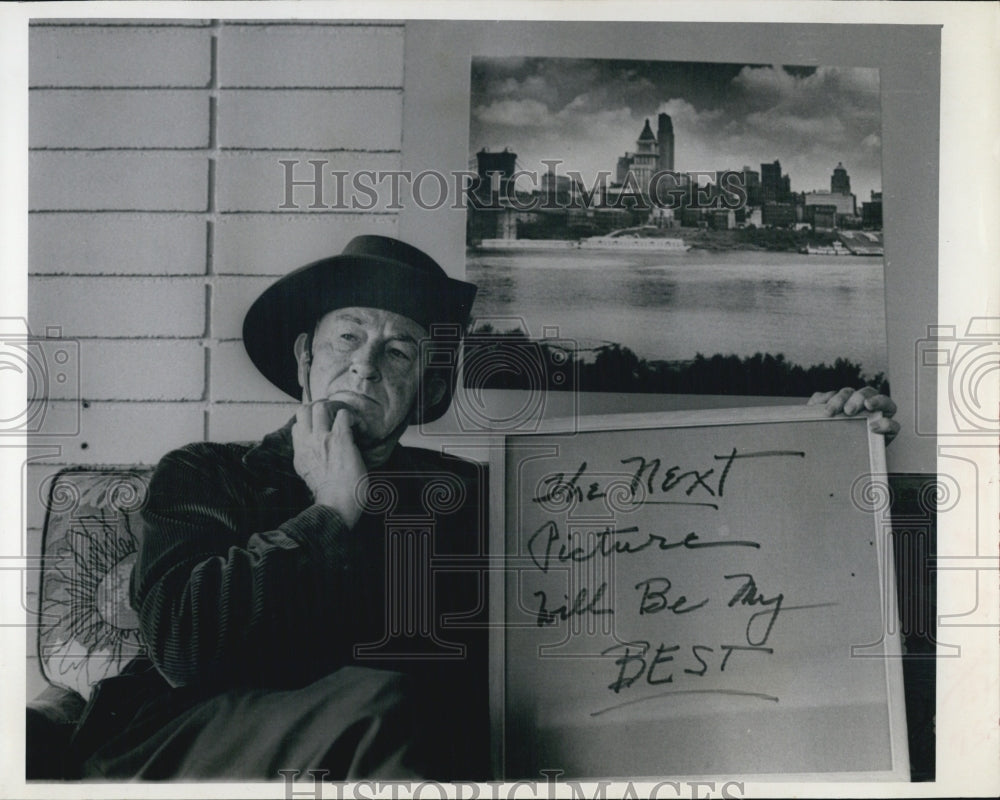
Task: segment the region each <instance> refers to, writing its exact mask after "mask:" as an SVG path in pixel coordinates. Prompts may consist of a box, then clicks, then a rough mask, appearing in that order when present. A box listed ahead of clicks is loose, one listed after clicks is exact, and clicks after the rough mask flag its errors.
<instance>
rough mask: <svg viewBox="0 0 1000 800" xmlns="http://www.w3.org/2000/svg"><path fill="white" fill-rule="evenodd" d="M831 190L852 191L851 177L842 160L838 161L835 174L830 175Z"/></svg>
mask: <svg viewBox="0 0 1000 800" xmlns="http://www.w3.org/2000/svg"><path fill="white" fill-rule="evenodd" d="M830 191H831V192H835V193H837V194H850V193H851V178H850V176H849V175H848V174H847V170H846V169H844V165H843V164H842V163H841V162H840V161H838V162H837V166H836V168H835V169H834V170H833V175H831V176H830Z"/></svg>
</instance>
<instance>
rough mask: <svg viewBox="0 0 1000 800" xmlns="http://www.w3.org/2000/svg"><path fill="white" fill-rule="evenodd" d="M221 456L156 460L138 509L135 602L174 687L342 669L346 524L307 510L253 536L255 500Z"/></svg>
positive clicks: (204, 451) (235, 464)
mask: <svg viewBox="0 0 1000 800" xmlns="http://www.w3.org/2000/svg"><path fill="white" fill-rule="evenodd" d="M229 452H230V451H228V450H226V446H221V445H210V444H200V445H191V446H189V447H187V448H184V449H182V450H178V451H174V452H172V453H170V454H168V455H167V456H165V457H164V458H163V460H162V461H161V462H160V464H159V466H158V467H157V469H156V472H155V473H154V475H153V478H152V481H151V483H150V487H149V499H148V502H147V505H146V508H145V509H144V511H143V520H144V534H143V539H142V544H141V546H140V552H139V558H138V560H137V563H136V566H135V569H134V572H133V579H132V602H133V605H134V607H135V608H136V609H137V610H138V613H139V618H140V624H141V631H142V636H143V639H144V641H145V643H146V646H147V650H148V651H149V656H150V658H151V659H152V660H153V663H154V664H155V665H156V667H157V669H158V670H159V671H160V672H161V674H162V675H163V676H164V677H165V678H166V679H167V681H169V682H170V683H171V684H172V685H174V686H185V685H192V684H195V683H214V682H221V681H225V682H226V683H228V684H230V685H231V684H233V683H234V682H248V683H250V684H255V683H263V684H273V683H274V682H275V681H278V680H280V681H282V682H284V681H288V680H294V676H295V675H296V674H303V673H309V672H310V670H311V669H316V668H319V667H320V665H322V666H325V667H326V668H327V669H329V668H330V667H331V666H334V665H337V664H338V663H343V661H344V658H345V656H344V653H345V651H346V650H347V649H348V645H347V641H348V639H349V637H348V635H347V634H348V631H347V630H346V629H345V628H346V625H347V624H348V623H347V622H346V621H347V620H350V619H351V618H352V615H351V613H350V604H351V594H352V593H351V591H350V579H349V578H348V577H347V576H349V575H350V570H351V564H350V547H349V546H348V541H347V537H348V535H349V533H350V531H349V530H348V528H347V526H346V525H345V524H344V522H343V520H342V519H341V518H340V517H339V516H338V515H337V513H336V512H335V511H334V510H333V509H332V508H329V507H327V506H321V505H311V506H308V507H306V508H305V509H304V510H302V511H301V512H300V513H298V514H296V515H294V516H291V517H290V518H289V519H288V520H287V521H284V522H283V523H281V524H279V525H278V526H277V527H276V528H274V529H273V530H254V529H253V528H252V525H253V519H254V512H253V509H252V507H253V506H254V505H256V504H257V503H258V502H259V501H258V500H256V499H255V498H253V497H252V496H251V495H252V490H251V488H250V486H249V484H248V481H247V479H246V476H245V474H244V473H243V472H242V471H241V469H240V468H241V467H242V462H241V461H240V460H239V459H238V458H235V457H233V456H231V455H228V457H227V454H228V453H229ZM248 506H250V508H248ZM248 526H249V527H248ZM248 529H249V530H252V533H251V534H250V535H249V538H248V536H247V531H248Z"/></svg>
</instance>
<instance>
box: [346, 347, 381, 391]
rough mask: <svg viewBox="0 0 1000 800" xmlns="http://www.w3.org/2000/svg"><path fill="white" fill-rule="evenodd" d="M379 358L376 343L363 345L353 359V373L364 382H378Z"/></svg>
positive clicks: (355, 352) (356, 351)
mask: <svg viewBox="0 0 1000 800" xmlns="http://www.w3.org/2000/svg"><path fill="white" fill-rule="evenodd" d="M377 356H378V354H377V352H376V345H375V342H368V343H366V344H364V345H362V346H361V347H359V348H358V349H357V350H355V351H354V355H353V356H352V357H351V372H352V373H354V374H355V375H357V376H358V377H359V378H362V379H364V380H368V381H374V380H378V378H379V371H378V364H377Z"/></svg>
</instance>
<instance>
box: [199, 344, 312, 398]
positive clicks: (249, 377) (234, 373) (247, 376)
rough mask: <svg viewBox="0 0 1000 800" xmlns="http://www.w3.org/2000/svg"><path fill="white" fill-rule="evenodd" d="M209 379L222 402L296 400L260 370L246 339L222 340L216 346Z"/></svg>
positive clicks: (214, 393)
mask: <svg viewBox="0 0 1000 800" xmlns="http://www.w3.org/2000/svg"><path fill="white" fill-rule="evenodd" d="M288 355H289V358H291V357H292V354H291V353H289V354H288ZM209 380H211V382H212V394H213V396H214V397H215V399H216V400H219V401H227V400H228V401H233V402H238V403H246V402H269V403H287V402H289V400H290V399H292V398H289V396H288V395H287V394H285V393H284V392H283V391H281V390H280V389H278V388H277V387H276V386H274V385H272V384H271V383H270V382H269V381H268V380H267V379H266V378H265V377H264V376H263V375H261V374H260V373H259V372H258V371H257V370H256V368H255V367H254V365H253V362H252V361H251V360H250V356H248V355H247V351H246V349H244V347H243V342H219V343H218V344H217V345H216V346H215V347H214V348H213V349H212V365H211V371H210V372H209Z"/></svg>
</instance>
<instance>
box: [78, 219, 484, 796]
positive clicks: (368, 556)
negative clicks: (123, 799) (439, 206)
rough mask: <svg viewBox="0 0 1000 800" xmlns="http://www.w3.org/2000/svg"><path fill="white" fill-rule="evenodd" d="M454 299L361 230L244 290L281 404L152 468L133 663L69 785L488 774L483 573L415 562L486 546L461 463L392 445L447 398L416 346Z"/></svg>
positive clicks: (444, 382) (101, 695)
mask: <svg viewBox="0 0 1000 800" xmlns="http://www.w3.org/2000/svg"><path fill="white" fill-rule="evenodd" d="M475 291H476V289H475V287H474V286H473V285H471V284H468V283H464V282H462V281H458V280H453V279H451V278H449V277H448V276H447V275H446V274H445V272H444V270H442V269H441V267H440V266H439V265H438V264H437V263H435V262H434V261H433V260H432V259H431V258H429V257H428V256H427V255H425V254H424V253H422V252H421V251H419V250H417V249H416V248H413V247H410V246H409V245H406V244H404V243H403V242H400V241H397V240H394V239H388V238H384V237H378V236H362V237H358V238H355V239H354V240H353V241H351V242H350V244H349V245H348V246H347V248H346V249H345V250H344V252H343V253H342V254H341V255H339V256H335V257H333V258H329V259H325V260H323V261H319V262H316V263H314V264H310V265H308V266H305V267H303V268H301V269H299V270H296V271H295V272H292V273H290V274H289V275H287V276H285V277H284V278H282V279H281V280H279V281H278V282H277V283H275V284H274V285H273V286H271V287H270V288H269V289H268V290H267V291H265V292H264V294H263V295H262V296H261V297H260V298H258V300H257V301H256V302H255V303H254V305H253V306H252V307H251V309H250V311H249V312H248V313H247V316H246V319H245V322H244V342H245V345H246V349H247V352H248V353H249V355H250V358H251V359H252V360H253V362H254V364H255V365H256V366H257V367H258V368H259V369H260V371H261V372H262V373H263V374H264V375H265V376H266V377H267V378H268V379H269V380H270V381H272V382H273V383H274V384H275V385H276V386H278V387H279V388H281V389H282V390H284V391H285V392H287V393H288V394H290V395H293V396H295V397H301V399H302V404H301V406H300V408H299V410H298V411H297V413H296V415H295V417H294V419H293V420H291V421H290V422H289V424H287V425H285V426H284V427H283V428H281V429H280V430H278V431H276V432H275V433H272V434H270V435H269V436H267V437H265V438H264V440H263V441H262V442H261V443H260V444H258V445H256V446H252V447H250V446H246V445H236V444H213V443H198V444H193V445H190V446H188V447H185V448H183V449H181V450H178V451H175V452H173V453H170V454H168V455H167V456H165V457H164V458H163V460H162V461H161V463H160V464H159V466H158V468H157V470H156V473H155V475H154V477H153V480H152V482H151V484H150V487H149V500H148V503H147V506H146V508H145V509H144V517H143V519H144V527H145V532H144V537H143V542H142V547H141V550H140V553H139V559H138V562H137V564H136V567H135V570H134V573H133V579H132V604H133V606H134V607H135V608H136V609H137V611H138V612H139V616H140V619H141V625H142V634H143V638H144V640H145V642H146V644H147V648H148V651H149V656H150V658H151V660H152V664H150V663H149V662H148V661H142V662H136V663H134V664H133V665H131V666H130V668H129V669H128V674H127V675H124V676H122V677H120V678H118V679H114V680H112V681H106V682H104V683H103V684H102V685H101V686H100V687H99V689H98V690H97V696H96V697H95V699H94V701H93V702H92V704H91V708H90V709H89V711H88V714H87V718H86V720H85V721H84V723H83V725H82V726H81V728H80V730H79V732H78V734H77V737H76V740H75V745H76V747H77V748H78V749H79V754H80V756H81V757H82V758H83V760H84V764H85V766H84V774H85V775H86V776H98V775H101V776H108V777H114V776H121V777H126V776H129V777H131V776H138V777H143V778H154V779H156V778H178V779H184V778H187V779H197V778H206V777H213V778H220V777H225V778H230V779H241V778H242V779H247V778H250V779H254V778H255V779H272V780H273V779H277V778H279V773H278V771H279V770H300V771H305V770H309V769H318V770H327V771H328V775H329V777H330V778H331V779H345V778H361V777H365V776H369V775H377V776H379V777H383V778H402V777H415V776H417V775H430V776H432V777H443V778H455V777H470V776H472V777H480V778H482V777H485V776H486V771H487V770H486V764H487V758H488V751H487V733H488V725H487V721H486V720H487V713H486V703H487V684H486V679H487V668H486V660H485V659H486V638H485V636H486V634H485V627H484V626H483V625H482V622H483V620H482V615H483V612H484V609H485V600H486V596H485V582H484V581H483V582H482V584H483V585H481V581H480V576H479V575H478V574H476V573H475V572H474V571H470V570H469V568H468V567H466V571H465V572H462V571H458V570H448V571H434V574H433V575H431V574H429V573H430V566H429V561H428V555H429V554H430V553H433V556H434V558H448V557H461V558H464V559H465V561H466V562H469V561H470V558H474V557H476V556H478V555H480V554H481V553H484V552H485V541H486V525H485V520H484V519H483V518H482V517H481V513H482V511H483V509H484V507H485V504H483V503H480V502H479V499H480V498H479V487H480V486H481V485H482V481H481V477H480V474H479V468H478V467H477V466H475V465H472V464H469V463H467V462H464V461H461V460H458V459H455V458H449V457H445V456H443V455H440V454H436V453H433V452H431V451H427V450H420V449H414V448H407V447H403V446H400V445H399V444H398V441H399V438H400V436H401V435H402V434H403V432H404V431H405V430H406V428H407V426H408V425H409V424H411V423H419V422H424V421H430V420H433V419H436V418H437V417H439V416H440V415H441V414H443V413H444V412H445V410H447V408H448V404H449V401H450V398H451V395H452V392H453V390H454V385H455V375H454V367H453V365H454V363H455V359H454V356H455V355H456V354H455V353H454V352H452V353H451V358H448V359H445V360H446V361H447V362H448V363H447V364H446V365H445V366H442V367H437V366H432V365H426V364H424V363H422V359H423V358H425V357H426V353H427V352H428V350H427V348H426V347H424V348H422V347H421V342H422V341H424V340H426V339H427V338H428V336H429V335H430V336H431V337H432V341H431V342H430V344H431V345H432V346H433V348H434V350H435V353H436V355H437V356H438V359H439V360H440V357H441V355H442V351H448V350H451V351H454V350H455V349H456V348H457V346H458V343H459V341H460V339H459V335H458V333H459V332H460V331H462V330H464V328H465V326H466V324H467V322H468V319H469V313H470V310H471V306H472V300H473V298H474V296H475ZM435 492H436V493H437V495H438V496H437V499H436V500H435V496H434V493H435ZM429 493H430V494H429ZM369 498H370V502H368V499H369ZM442 498H444V499H443V500H442ZM366 502H367V505H368V507H366ZM398 521H402V522H403V523H405V524H404V525H402V526H400V525H399V524H398ZM390 533H391V534H392V535H390ZM414 606H419V608H414ZM407 615H410V617H407ZM447 615H451V616H452V617H459V616H461V617H463V618H464V624H458V623H454V624H452V625H451V626H449V627H447V628H444V627H442V622H441V621H442V619H443V618H445V617H446V616H447ZM477 615H478V616H477ZM422 623H426V624H422ZM477 623H478V624H477ZM154 665H155V669H154Z"/></svg>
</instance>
